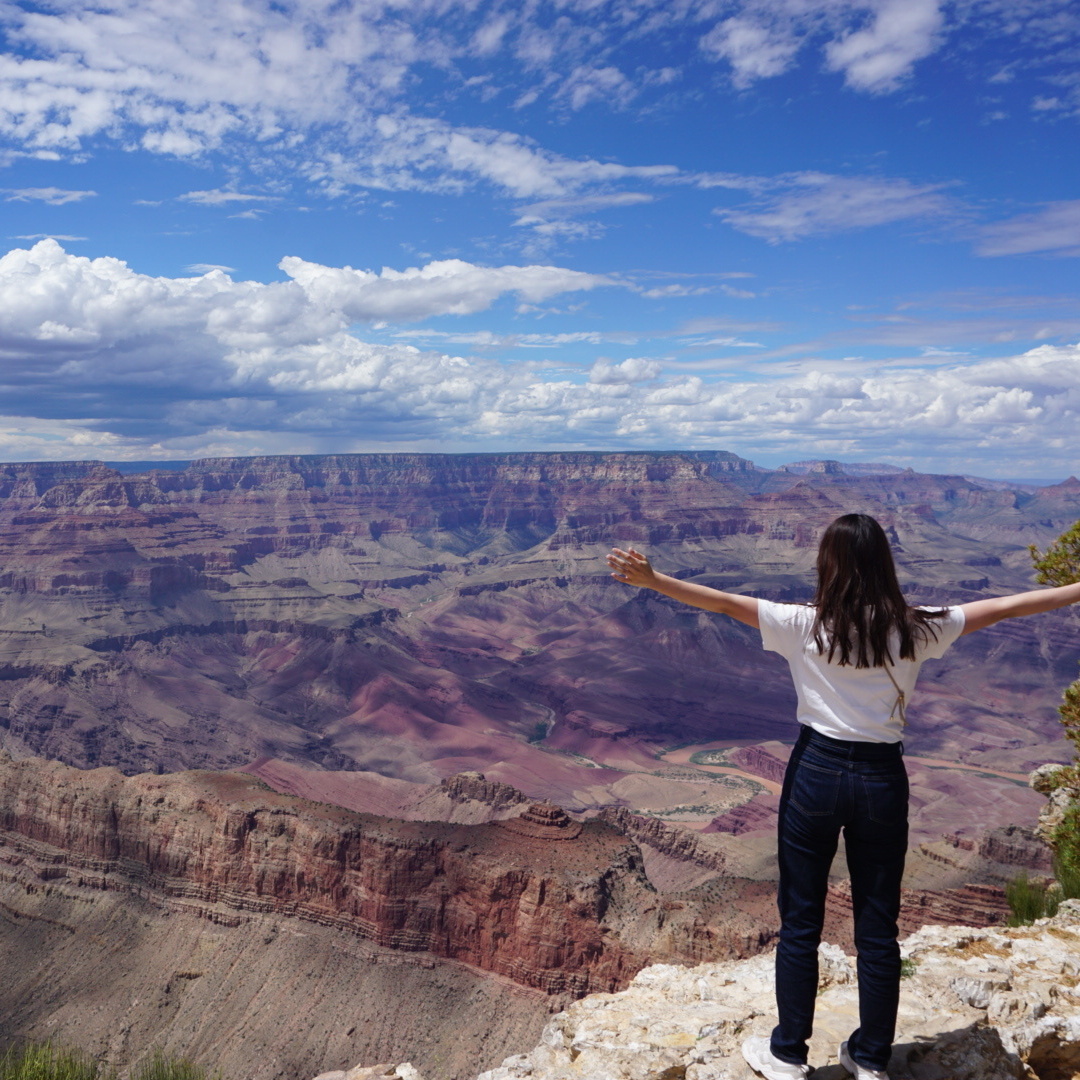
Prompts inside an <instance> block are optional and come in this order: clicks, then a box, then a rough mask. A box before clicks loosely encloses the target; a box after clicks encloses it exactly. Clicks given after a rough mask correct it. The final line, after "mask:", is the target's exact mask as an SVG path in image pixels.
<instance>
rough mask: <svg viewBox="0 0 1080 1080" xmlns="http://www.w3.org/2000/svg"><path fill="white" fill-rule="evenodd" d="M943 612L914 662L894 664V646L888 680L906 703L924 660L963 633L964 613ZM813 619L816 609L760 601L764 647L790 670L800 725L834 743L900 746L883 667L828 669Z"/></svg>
mask: <svg viewBox="0 0 1080 1080" xmlns="http://www.w3.org/2000/svg"><path fill="white" fill-rule="evenodd" d="M945 610H946V612H947V614H946V615H945V616H944V617H943V618H941V619H935V620H933V622H931V624H930V625H931V626H932V627H933V628H934V630H936V631H937V640H934V639H933V638H931V639H930V640H928V641H927V642H925V643H924V644H923V645H921V646H919V647H917V648H916V659H915V660H899V659H896V657H897V655H898V654H899V652H900V649H899V643H898V642H897V643H894V644H893V646H892V650H891V651H892V655H893V657H894V660H893V664H892V675H893V678H894V679H895V680H896V684H897V686H899V687H900V689H901V690H903V691H904V697H905V699H906V700H908V701H910V700H911V693H912V691H913V690H914V689H915V680H916V679H917V678H918V677H919V668H920V667H922V663H923V661H924V660H933V659H937V658H938V657H940V656H944V655H945V651H946V650H947V649H948V648H949V646H950V645H951V644H952V643H953V642H954V641H955V640H956V639H957V638H958V637H959V636H960V635H961V634H962V633H963V630H964V613H963V611H961V609H960V608H958V607H950V608H946V609H945ZM814 615H815V611H814V608H813V607H810V606H809V605H806V604H776V603H773V601H771V600H759V601H758V621H759V623H760V626H761V643H762V645H764V646H765V648H766V649H768V650H769V651H770V652H778V653H779V654H780V655H781V656H782V657H784V659H785V660H787V662H788V664H789V665H790V666H791V677H792V679H793V680H794V681H795V691H796V693H797V694H798V696H799V712H798V719H799V723H800V724H809V726H810V727H812V728H813V729H814V730H815V731H819V732H821V734H822V735H828V736H830V737H831V738H833V739H846V740H848V741H849V742H889V743H891V742H899V741H900V740H901V739H902V738H903V732H902V725H901V723H900V710H899V709H898V708H896V696H897V695H896V687H894V686H893V684H892V682H891V680H890V679H889V675H888V673H887V672H886V670H885V668H874V667H871V668H857V667H855V665H854V664H845V665H843V666H841V665H840V664H830V663H829V661H828V649H826V652H825V654H824V655H822V654H821V653H819V652H818V648H817V646H816V645H815V644H814V638H813V634H812V633H811V629H812V627H813V625H814ZM890 713H891V714H892V717H891V719H890Z"/></svg>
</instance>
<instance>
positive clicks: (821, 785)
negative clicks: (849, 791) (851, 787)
mask: <svg viewBox="0 0 1080 1080" xmlns="http://www.w3.org/2000/svg"><path fill="white" fill-rule="evenodd" d="M842 778H843V771H842V770H841V769H824V768H822V767H821V766H820V765H810V764H809V763H808V762H806V761H800V762H799V763H798V764H797V765H796V766H795V775H794V776H793V777H792V778H791V789H790V791H789V793H788V800H789V801H790V803H791V805H792V806H794V807H795V808H796V809H797V810H799V811H800V812H801V813H803V814H805V815H806V816H807V817H828V816H829V815H830V814H835V813H836V804H837V802H838V801H839V799H840V783H841V779H842Z"/></svg>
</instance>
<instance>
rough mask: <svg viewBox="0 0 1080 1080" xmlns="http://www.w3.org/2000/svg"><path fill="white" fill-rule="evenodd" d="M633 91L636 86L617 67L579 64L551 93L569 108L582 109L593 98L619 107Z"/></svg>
mask: <svg viewBox="0 0 1080 1080" xmlns="http://www.w3.org/2000/svg"><path fill="white" fill-rule="evenodd" d="M636 93H637V88H636V87H635V86H634V84H633V83H632V82H631V81H630V80H629V79H628V78H627V77H626V76H625V75H624V74H623V73H622V72H621V71H620V70H619V69H618V68H617V67H612V66H611V65H608V66H606V67H588V66H585V65H582V66H580V67H577V68H575V69H574V70H573V71H571V72H570V75H569V77H568V78H566V79H565V80H562V81H561V82H560V84H559V88H558V90H557V91H556V94H555V96H556V98H557V99H558V100H561V101H565V102H566V103H567V104H568V105H569V106H570V108H571V109H582V108H584V107H585V106H586V105H589V104H590V103H592V102H594V101H600V102H604V103H606V104H608V105H614V106H615V107H617V108H623V107H625V106H626V105H629V104H630V102H631V101H632V100H633V98H634V96H635V94H636Z"/></svg>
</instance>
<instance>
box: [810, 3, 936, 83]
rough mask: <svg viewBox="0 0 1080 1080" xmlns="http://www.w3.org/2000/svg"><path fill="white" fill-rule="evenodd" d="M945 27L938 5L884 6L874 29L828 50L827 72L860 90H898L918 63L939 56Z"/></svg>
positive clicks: (846, 38)
mask: <svg viewBox="0 0 1080 1080" xmlns="http://www.w3.org/2000/svg"><path fill="white" fill-rule="evenodd" d="M942 22H943V17H942V12H941V9H940V6H939V4H938V0H884V2H883V3H881V5H880V6H879V7H877V9H876V11H874V15H873V21H872V22H871V23H870V25H869V26H867V27H865V28H863V29H861V30H854V31H852V32H850V33H848V34H846V35H845V36H844V37H842V38H840V39H839V40H838V41H834V42H832V43H830V44H829V46H828V47H827V48H826V50H825V56H826V59H827V62H828V66H829V68H830V69H831V70H833V71H842V72H843V73H844V78H845V81H846V82H847V84H848V86H850V87H853V88H854V89H856V90H867V91H869V92H870V93H886V92H888V91H891V90H895V89H896V88H897V87H898V86H899V85H900V82H901V81H902V80H903V78H904V77H905V76H906V75H908V74H909V73H910V71H911V69H912V67H913V66H914V64H915V62H916V61H917V60H921V59H922V58H923V57H925V56H929V55H930V53H932V52H934V51H935V49H936V48H937V46H938V40H939V35H940V32H941V27H942Z"/></svg>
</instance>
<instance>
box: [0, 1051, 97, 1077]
mask: <svg viewBox="0 0 1080 1080" xmlns="http://www.w3.org/2000/svg"><path fill="white" fill-rule="evenodd" d="M100 1075H101V1069H100V1066H99V1065H98V1063H97V1062H96V1061H94V1060H92V1059H91V1058H89V1057H87V1056H86V1055H85V1054H83V1053H82V1052H81V1051H79V1050H63V1049H60V1048H59V1047H57V1046H54V1045H53V1044H52V1043H49V1042H45V1043H28V1044H27V1045H25V1046H20V1047H15V1048H12V1049H10V1050H8V1051H7V1052H6V1053H5V1054H4V1056H3V1057H0V1080H98V1077H99V1076H100Z"/></svg>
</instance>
